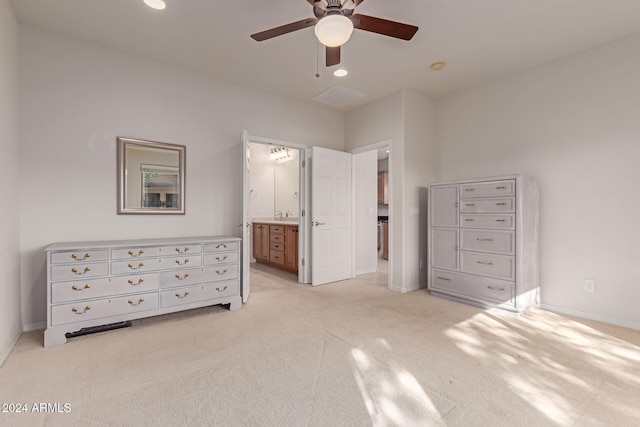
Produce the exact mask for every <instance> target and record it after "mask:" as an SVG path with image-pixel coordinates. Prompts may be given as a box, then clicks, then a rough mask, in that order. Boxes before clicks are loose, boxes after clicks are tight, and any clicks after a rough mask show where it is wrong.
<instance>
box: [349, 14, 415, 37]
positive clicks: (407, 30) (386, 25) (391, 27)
mask: <svg viewBox="0 0 640 427" xmlns="http://www.w3.org/2000/svg"><path fill="white" fill-rule="evenodd" d="M351 20H352V21H353V27H354V28H358V29H360V30H365V31H370V32H372V33H377V34H382V35H384V36H389V37H395V38H397V39H402V40H411V39H412V38H413V36H414V34H415V33H416V32H417V31H418V27H416V26H415V25H409V24H403V23H400V22H395V21H388V20H386V19H382V18H375V17H373V16H368V15H361V14H359V13H356V14H355V15H353V16H352V17H351Z"/></svg>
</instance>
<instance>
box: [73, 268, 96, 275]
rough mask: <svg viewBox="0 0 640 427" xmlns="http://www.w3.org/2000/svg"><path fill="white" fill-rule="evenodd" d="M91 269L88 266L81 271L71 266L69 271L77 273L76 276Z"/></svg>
mask: <svg viewBox="0 0 640 427" xmlns="http://www.w3.org/2000/svg"><path fill="white" fill-rule="evenodd" d="M89 271H91V269H90V268H89V267H85V268H84V270H83V271H82V272H79V271H78V270H77V269H75V268H72V269H71V272H72V273H75V274H77V275H78V276H82V275H83V274H87V273H88V272H89Z"/></svg>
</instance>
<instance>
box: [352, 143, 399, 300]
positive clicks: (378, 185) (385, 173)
mask: <svg viewBox="0 0 640 427" xmlns="http://www.w3.org/2000/svg"><path fill="white" fill-rule="evenodd" d="M351 153H352V154H353V159H354V162H353V164H354V206H355V213H354V239H355V242H356V251H357V255H356V256H354V265H355V269H354V271H355V275H356V276H362V277H363V278H365V279H367V280H368V281H370V282H373V283H375V284H379V285H380V286H384V287H387V288H391V286H390V284H391V279H390V278H391V277H392V276H391V273H390V270H391V263H390V260H391V257H392V246H393V245H392V241H393V240H392V227H391V224H392V212H391V210H392V209H391V206H392V205H391V200H392V196H391V188H392V186H391V167H390V165H391V162H390V159H391V155H392V153H391V141H390V140H388V141H383V142H379V143H375V144H371V145H368V146H364V147H360V148H357V149H354V150H352V151H351Z"/></svg>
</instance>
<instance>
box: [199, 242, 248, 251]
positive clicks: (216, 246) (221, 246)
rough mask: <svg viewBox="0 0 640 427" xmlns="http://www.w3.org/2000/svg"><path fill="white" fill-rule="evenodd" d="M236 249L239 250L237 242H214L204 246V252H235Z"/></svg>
mask: <svg viewBox="0 0 640 427" xmlns="http://www.w3.org/2000/svg"><path fill="white" fill-rule="evenodd" d="M238 249H240V243H239V242H215V243H207V244H205V245H204V252H225V251H237V250H238Z"/></svg>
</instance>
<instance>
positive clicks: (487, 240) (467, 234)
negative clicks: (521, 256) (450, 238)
mask: <svg viewBox="0 0 640 427" xmlns="http://www.w3.org/2000/svg"><path fill="white" fill-rule="evenodd" d="M461 236H462V239H461V241H462V242H461V243H462V244H461V249H462V250H469V251H480V252H493V253H499V254H505V255H513V254H514V253H515V245H516V238H515V233H514V232H513V231H498V230H466V229H462V230H461Z"/></svg>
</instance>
